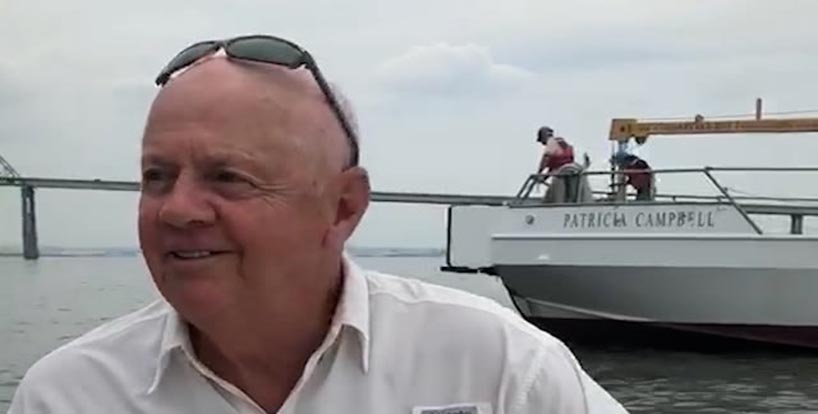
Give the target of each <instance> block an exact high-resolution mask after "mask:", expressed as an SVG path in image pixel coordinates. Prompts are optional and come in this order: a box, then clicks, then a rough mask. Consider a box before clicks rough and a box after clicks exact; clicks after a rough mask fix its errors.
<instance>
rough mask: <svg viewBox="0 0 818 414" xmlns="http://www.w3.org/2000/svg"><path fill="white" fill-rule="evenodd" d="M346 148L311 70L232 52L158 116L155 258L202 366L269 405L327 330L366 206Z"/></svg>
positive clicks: (148, 239)
mask: <svg viewBox="0 0 818 414" xmlns="http://www.w3.org/2000/svg"><path fill="white" fill-rule="evenodd" d="M345 140H346V138H345V136H344V134H343V130H342V129H341V127H340V125H339V124H338V122H337V120H336V119H335V118H334V116H333V114H332V112H331V110H330V108H329V107H328V105H327V104H326V101H325V100H324V97H323V95H322V94H321V91H320V89H318V87H317V85H316V84H315V82H314V81H313V79H312V77H311V75H310V74H309V72H307V71H306V70H295V71H294V70H288V69H283V68H277V67H273V66H270V65H259V64H248V63H242V62H232V61H230V60H228V59H226V58H221V57H214V58H211V59H208V60H206V61H204V62H202V63H199V64H197V65H194V66H193V67H192V68H190V69H188V70H187V71H186V72H184V73H182V74H180V75H179V76H178V77H176V78H175V79H173V80H171V81H170V82H169V83H168V84H167V85H166V86H165V87H164V88H163V89H162V90H161V91H160V92H159V94H158V96H157V97H156V99H155V101H154V103H153V105H152V107H151V110H150V114H149V116H148V120H147V124H146V127H145V131H144V136H143V142H142V162H141V168H142V193H141V198H140V203H139V238H140V244H141V247H142V250H143V255H144V258H145V261H146V263H147V265H148V268H149V270H150V273H151V275H152V278H153V280H154V283H155V284H156V286H157V288H158V289H159V291H160V292H161V294H162V295H163V296H164V297H165V298H166V300H167V301H168V302H169V303H170V304H171V305H172V306H173V307H174V308H175V309H176V310H177V311H178V312H179V314H180V315H181V316H182V318H183V319H185V320H186V321H187V322H189V324H190V330H191V339H192V342H193V345H194V347H195V349H196V352H197V354H198V356H199V358H200V359H202V361H203V362H204V363H205V364H206V365H208V366H210V368H211V369H212V370H213V371H214V372H216V373H217V374H219V375H220V376H222V377H224V378H225V379H227V380H228V381H231V382H232V383H234V384H235V385H236V386H238V387H239V388H241V389H243V390H244V391H245V393H247V394H248V395H250V396H251V397H252V398H253V399H254V400H255V401H256V402H257V403H259V404H260V405H262V406H263V407H264V408H265V409H268V410H275V409H277V408H278V406H280V404H281V403H283V399H284V398H286V395H287V394H288V393H289V390H290V388H291V386H292V385H293V384H294V383H295V381H296V380H297V378H298V376H299V375H300V372H301V369H302V368H303V365H304V363H305V362H306V359H307V358H308V357H309V355H310V354H311V353H312V351H313V350H314V349H315V348H317V347H318V345H319V344H320V342H321V340H322V339H323V337H324V335H325V333H326V330H327V328H328V325H329V322H330V319H331V317H332V314H333V312H334V308H335V304H336V301H337V298H338V295H339V289H340V286H341V279H342V277H343V276H342V274H341V273H342V272H341V254H342V251H343V245H344V242H345V241H346V240H347V239H348V238H349V236H350V235H351V234H352V232H353V231H354V229H355V227H356V226H357V224H358V222H359V220H360V219H361V217H362V216H363V214H364V212H365V211H366V208H367V205H368V199H369V184H368V180H367V176H366V172H365V171H364V170H363V169H361V168H358V167H355V168H346V169H345V168H344V167H345V165H346V160H347V159H348V157H349V154H348V151H349V149H348V147H347V144H346V141H345ZM205 252H206V253H205ZM197 255H204V257H195V256H197ZM288 387H290V388H288Z"/></svg>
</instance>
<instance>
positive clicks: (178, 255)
mask: <svg viewBox="0 0 818 414" xmlns="http://www.w3.org/2000/svg"><path fill="white" fill-rule="evenodd" d="M224 253H226V252H223V251H216V250H188V251H182V250H176V251H172V252H170V253H169V255H170V257H173V258H174V259H180V260H199V259H207V258H210V257H213V256H217V255H220V254H224Z"/></svg>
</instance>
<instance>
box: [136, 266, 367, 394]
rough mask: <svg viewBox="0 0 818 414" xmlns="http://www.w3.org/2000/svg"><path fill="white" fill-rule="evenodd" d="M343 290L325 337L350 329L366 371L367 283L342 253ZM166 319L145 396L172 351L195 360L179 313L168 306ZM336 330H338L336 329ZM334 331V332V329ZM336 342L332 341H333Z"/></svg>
mask: <svg viewBox="0 0 818 414" xmlns="http://www.w3.org/2000/svg"><path fill="white" fill-rule="evenodd" d="M342 266H343V267H342V268H343V274H344V279H343V285H342V286H343V287H342V290H341V297H340V299H339V301H338V306H337V307H336V308H335V315H334V316H333V320H332V325H333V326H332V327H331V328H330V329H329V332H328V335H331V334H332V332H338V331H339V330H340V328H343V327H345V326H346V327H349V328H351V329H353V330H354V331H355V333H356V337H357V339H358V341H359V345H360V347H361V348H360V349H361V369H363V371H364V372H368V371H369V348H370V346H369V339H370V338H369V287H368V285H367V281H366V275H365V274H364V270H363V269H361V268H360V267H359V266H358V265H357V264H356V263H355V262H353V261H352V260H351V259H350V258H349V256H348V255H347V254H346V253H345V254H344V255H343V258H342ZM167 307H168V315H167V317H166V318H165V326H164V327H163V330H162V340H161V342H160V345H159V350H158V351H159V354H158V357H157V364H156V372H155V373H154V376H153V380H152V382H151V384H150V386H149V387H148V391H147V392H148V394H150V393H152V392H153V391H155V390H156V388H157V387H158V386H159V382H160V381H161V379H162V376H163V374H164V373H165V371H166V370H167V369H168V365H169V363H170V357H171V355H172V353H173V351H174V350H176V349H181V350H182V351H183V352H184V353H185V354H187V357H188V358H191V359H195V353H194V352H193V346H192V345H191V342H190V335H189V331H188V327H187V322H185V321H184V320H183V319H182V317H181V316H180V315H179V313H177V312H176V310H175V309H173V307H172V306H170V304H168V305H167ZM336 327H337V328H336ZM333 328H336V329H333ZM334 340H337V338H333V341H334Z"/></svg>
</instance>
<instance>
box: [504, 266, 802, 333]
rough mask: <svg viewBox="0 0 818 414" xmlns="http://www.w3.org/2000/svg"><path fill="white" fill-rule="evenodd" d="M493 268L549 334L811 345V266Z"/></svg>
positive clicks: (524, 311)
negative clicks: (666, 331) (659, 331)
mask: <svg viewBox="0 0 818 414" xmlns="http://www.w3.org/2000/svg"><path fill="white" fill-rule="evenodd" d="M495 270H496V272H497V274H498V275H499V276H500V277H501V278H502V280H503V283H504V284H505V285H506V287H507V288H508V289H509V292H510V294H511V296H512V299H513V300H514V301H515V304H516V305H517V307H518V309H519V310H520V312H521V313H522V314H523V316H525V317H526V318H528V319H530V320H532V321H533V322H535V323H537V324H538V325H540V326H542V327H544V328H546V329H549V331H552V332H553V333H556V334H560V333H563V334H566V335H570V336H571V337H577V338H584V339H586V340H594V341H598V340H600V338H608V339H615V338H616V337H622V336H630V335H634V332H632V328H639V327H642V328H649V329H648V330H649V331H654V330H655V329H656V328H673V329H676V330H682V331H685V332H691V333H696V334H697V335H694V336H698V334H707V335H719V336H726V337H733V338H741V339H749V340H754V341H763V342H770V343H781V344H788V345H797V346H807V347H815V348H818V300H816V299H815V294H816V293H817V292H818V270H816V269H809V268H806V269H799V268H789V269H780V268H741V267H729V268H720V267H660V266H650V267H645V266H577V265H556V266H551V265H539V266H537V265H499V266H496V268H495ZM603 322H604V323H603ZM606 327H610V328H611V329H614V327H615V328H616V329H615V330H609V329H608V328H606ZM623 329H624V330H623ZM583 331H586V332H584V333H583ZM606 332H607V333H606ZM593 333H597V334H599V335H597V336H598V338H593V336H594V335H589V334H593ZM637 336H638V335H637ZM620 339H623V338H620Z"/></svg>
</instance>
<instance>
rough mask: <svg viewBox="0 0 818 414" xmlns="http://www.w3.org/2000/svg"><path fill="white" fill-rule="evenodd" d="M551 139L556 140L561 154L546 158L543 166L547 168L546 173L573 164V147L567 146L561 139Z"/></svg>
mask: <svg viewBox="0 0 818 414" xmlns="http://www.w3.org/2000/svg"><path fill="white" fill-rule="evenodd" d="M551 139H555V140H557V144H558V145H559V146H560V148H561V149H562V152H561V153H559V154H550V155H549V156H548V161H547V162H546V164H545V165H546V167H547V168H548V171H556V170H557V169H559V168H560V167H562V166H563V165H566V164H570V163H572V162H574V147H572V146H571V145H569V144H568V143H567V142H565V140H564V139H562V138H559V137H553V138H551Z"/></svg>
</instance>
